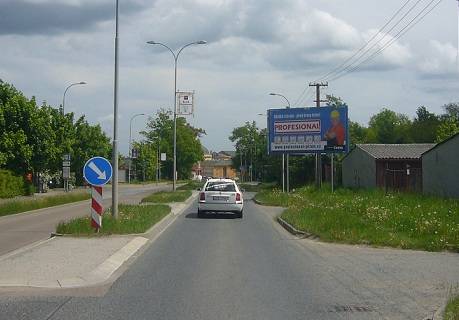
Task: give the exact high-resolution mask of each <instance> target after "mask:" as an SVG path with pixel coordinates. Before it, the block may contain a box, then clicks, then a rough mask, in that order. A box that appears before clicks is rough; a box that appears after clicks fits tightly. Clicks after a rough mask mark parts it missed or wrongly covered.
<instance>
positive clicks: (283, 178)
mask: <svg viewBox="0 0 459 320" xmlns="http://www.w3.org/2000/svg"><path fill="white" fill-rule="evenodd" d="M269 95H270V96H278V97H281V98H283V99H284V100H285V101H286V102H287V109H290V101H289V100H288V99H287V97H285V96H284V95H283V94H280V93H270V94H269ZM289 160H290V155H289V154H288V153H287V159H285V153H283V154H282V192H285V172H284V169H285V161H287V193H288V192H290V167H289V162H290V161H289Z"/></svg>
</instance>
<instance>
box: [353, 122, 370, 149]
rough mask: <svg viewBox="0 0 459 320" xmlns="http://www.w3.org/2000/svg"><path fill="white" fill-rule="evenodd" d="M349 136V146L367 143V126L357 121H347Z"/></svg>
mask: <svg viewBox="0 0 459 320" xmlns="http://www.w3.org/2000/svg"><path fill="white" fill-rule="evenodd" d="M349 136H350V138H349V139H350V144H351V147H352V146H355V145H356V144H358V143H367V142H368V128H366V127H364V126H362V125H360V124H359V123H357V122H353V121H349Z"/></svg>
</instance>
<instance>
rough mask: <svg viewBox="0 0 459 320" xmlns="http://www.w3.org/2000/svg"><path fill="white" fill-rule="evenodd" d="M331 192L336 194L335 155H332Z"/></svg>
mask: <svg viewBox="0 0 459 320" xmlns="http://www.w3.org/2000/svg"><path fill="white" fill-rule="evenodd" d="M331 191H332V193H333V192H335V154H334V153H332V154H331Z"/></svg>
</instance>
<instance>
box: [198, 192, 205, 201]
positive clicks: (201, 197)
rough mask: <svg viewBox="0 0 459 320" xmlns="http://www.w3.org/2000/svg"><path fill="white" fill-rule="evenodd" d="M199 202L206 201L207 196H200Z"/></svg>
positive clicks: (202, 194)
mask: <svg viewBox="0 0 459 320" xmlns="http://www.w3.org/2000/svg"><path fill="white" fill-rule="evenodd" d="M199 201H206V194H205V193H204V192H201V193H200V194H199Z"/></svg>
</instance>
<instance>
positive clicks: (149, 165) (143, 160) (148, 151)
mask: <svg viewBox="0 0 459 320" xmlns="http://www.w3.org/2000/svg"><path fill="white" fill-rule="evenodd" d="M133 147H134V149H137V150H138V156H137V158H136V159H133V166H134V168H136V173H137V176H136V178H137V179H138V180H144V178H145V180H147V181H151V180H154V179H155V177H156V170H157V161H158V156H157V145H156V144H155V143H151V142H144V141H142V142H134V143H133Z"/></svg>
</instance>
